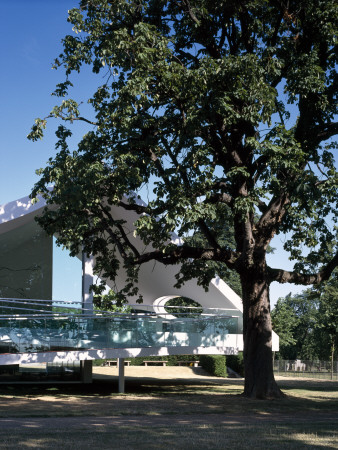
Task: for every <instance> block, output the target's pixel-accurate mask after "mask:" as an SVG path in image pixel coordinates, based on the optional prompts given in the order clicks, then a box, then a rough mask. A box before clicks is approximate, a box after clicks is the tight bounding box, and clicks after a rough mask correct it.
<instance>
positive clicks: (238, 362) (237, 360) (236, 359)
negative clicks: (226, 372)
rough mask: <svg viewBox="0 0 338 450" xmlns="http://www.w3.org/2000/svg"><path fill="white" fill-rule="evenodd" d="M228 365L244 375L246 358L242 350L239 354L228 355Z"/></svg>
mask: <svg viewBox="0 0 338 450" xmlns="http://www.w3.org/2000/svg"><path fill="white" fill-rule="evenodd" d="M226 365H227V367H230V369H232V370H233V371H234V372H236V373H238V375H240V376H241V377H244V359H243V353H242V352H240V353H238V355H228V356H227V360H226Z"/></svg>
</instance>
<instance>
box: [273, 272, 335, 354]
mask: <svg viewBox="0 0 338 450" xmlns="http://www.w3.org/2000/svg"><path fill="white" fill-rule="evenodd" d="M337 317H338V282H337V274H336V273H335V274H334V276H333V277H332V278H331V279H330V280H329V281H328V282H326V283H324V284H322V285H321V286H320V287H319V288H318V289H307V290H306V291H304V292H303V293H302V294H300V295H295V296H291V295H288V296H287V297H285V298H280V299H279V300H278V301H277V303H276V305H275V308H274V309H273V310H272V312H271V318H272V323H273V328H274V331H275V332H276V333H277V334H278V335H279V338H280V352H279V353H280V354H279V357H280V358H281V359H290V360H293V359H312V360H314V359H319V360H329V359H331V358H332V354H334V353H335V349H336V348H337V346H338V331H337V327H338V321H337Z"/></svg>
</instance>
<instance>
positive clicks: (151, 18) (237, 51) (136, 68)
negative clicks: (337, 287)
mask: <svg viewBox="0 0 338 450" xmlns="http://www.w3.org/2000/svg"><path fill="white" fill-rule="evenodd" d="M68 20H69V22H71V23H72V25H73V31H74V34H70V35H69V36H66V37H65V38H64V40H63V47H64V50H63V53H62V54H60V55H59V57H58V58H57V59H56V60H55V64H54V67H55V68H63V69H64V70H65V74H66V79H65V81H64V82H62V83H60V84H59V85H58V86H57V88H56V90H55V92H54V95H56V96H57V97H60V99H61V103H60V104H59V105H58V106H56V107H55V108H54V109H53V110H52V111H51V113H50V115H49V116H48V117H46V118H44V119H37V120H36V122H35V125H34V126H33V129H32V132H31V133H30V138H31V139H33V140H35V139H39V138H41V137H42V135H43V130H44V128H45V127H46V123H47V119H48V118H50V117H55V118H58V119H61V120H62V121H63V124H61V125H60V126H59V128H58V130H57V133H56V134H57V138H58V141H57V144H56V150H57V154H56V156H55V157H54V158H51V159H50V160H49V162H48V165H47V166H46V167H45V168H44V169H42V170H40V172H39V173H40V175H41V179H40V181H39V182H38V183H37V185H36V186H35V188H34V191H33V196H35V195H37V194H38V193H41V192H42V193H43V194H44V195H45V196H46V198H47V199H48V201H49V202H50V203H53V204H57V205H59V209H58V210H57V211H55V210H49V211H47V212H46V213H45V215H44V216H43V217H42V218H41V219H40V223H41V224H42V226H43V227H44V228H45V229H46V230H47V231H48V232H51V233H55V232H57V233H58V236H59V237H58V242H59V243H60V244H62V245H66V246H67V247H69V248H70V250H71V252H72V254H76V253H77V252H79V251H80V250H81V248H83V249H84V250H85V251H86V252H87V253H92V254H94V255H97V259H96V263H97V267H96V269H97V271H98V272H99V273H101V275H102V276H103V277H105V276H106V277H110V278H114V277H115V276H116V274H117V272H118V270H119V268H120V267H121V264H122V265H124V266H125V268H126V270H127V275H128V282H127V284H126V286H125V288H124V289H123V291H122V293H121V295H122V296H123V295H126V294H130V293H132V294H136V290H135V287H134V282H135V281H136V280H137V275H138V268H139V266H140V264H142V263H145V262H147V261H150V260H155V261H160V262H162V263H165V264H172V263H178V262H181V263H182V264H183V265H182V269H181V271H180V273H179V274H178V275H177V284H178V285H180V284H181V283H183V282H184V281H185V280H186V279H188V278H191V277H194V276H195V277H197V279H198V280H199V282H200V283H201V284H203V285H205V286H207V284H208V282H209V280H210V279H211V278H212V277H213V276H214V273H215V266H214V265H213V263H211V262H217V263H218V262H221V263H223V264H225V265H226V266H227V267H228V268H229V269H234V270H236V271H237V272H238V273H240V274H241V275H242V277H243V276H244V275H243V274H245V273H249V272H250V271H251V270H254V271H256V273H257V270H258V269H257V267H259V272H260V274H261V275H260V276H263V277H264V278H265V279H266V280H267V281H268V283H270V282H271V281H275V280H277V281H280V282H287V281H289V282H294V283H305V284H306V283H313V282H320V281H321V280H322V279H325V278H328V276H329V275H330V273H331V272H332V270H333V268H334V267H335V266H336V265H337V262H338V256H337V254H336V253H335V252H336V244H337V227H336V223H337V211H338V208H337V200H338V199H337V185H338V176H337V170H336V166H335V162H334V156H333V151H334V150H335V149H336V143H334V142H333V140H332V137H333V136H334V135H335V134H336V133H337V129H338V126H337V123H336V122H335V117H336V114H337V103H336V88H337V74H336V66H335V65H336V52H335V45H336V26H337V8H336V4H335V2H334V1H333V0H306V1H305V0H300V1H299V0H297V1H292V0H290V1H289V2H287V3H285V2H282V1H279V0H274V1H267V0H252V1H238V0H236V1H235V0H227V1H213V2H211V1H209V0H179V1H173V0H131V1H127V0H114V1H108V0H82V1H81V2H80V7H79V8H75V9H72V10H71V11H69V19H68ZM85 65H88V66H90V67H91V68H92V71H93V72H94V74H97V75H98V77H97V79H98V84H99V86H98V88H97V90H96V91H95V92H94V93H93V94H92V95H91V96H90V97H89V99H88V104H89V106H90V107H91V108H92V113H91V114H89V116H86V117H85V116H84V115H83V114H82V112H81V103H80V102H77V101H75V100H73V99H71V98H70V97H69V94H68V92H69V89H71V87H72V82H71V79H72V74H73V72H81V70H82V68H83V66H85ZM80 100H82V99H80ZM76 121H79V122H82V123H83V124H85V125H87V126H88V131H87V132H86V134H85V135H84V136H83V138H82V139H81V140H80V142H79V143H78V147H77V149H76V150H74V151H72V150H71V149H70V148H69V147H68V144H67V139H68V138H69V137H70V136H71V131H70V129H68V128H67V124H69V125H71V124H72V123H74V122H76ZM51 184H52V185H53V191H50V190H48V188H49V186H50V185H51ZM144 192H148V193H149V199H148V200H149V201H148V204H147V205H145V204H142V203H140V202H139V196H140V195H141V194H142V193H144ZM142 195H144V194H142ZM111 205H118V206H120V207H122V208H125V209H126V210H132V211H134V212H135V213H137V214H138V218H137V220H136V223H135V226H136V233H137V235H138V237H139V238H141V239H142V241H143V243H144V245H145V247H144V249H142V250H140V249H139V248H136V246H135V245H134V240H133V239H134V238H133V236H132V235H131V234H130V232H129V231H130V230H126V228H125V227H124V223H123V221H120V220H116V219H115V218H114V217H113V215H112V214H111V209H110V206H111ZM224 209H226V210H227V211H228V213H226V214H224ZM225 215H226V216H227V217H225ZM222 227H228V229H233V230H234V241H233V245H229V242H226V243H225V242H224V241H223V240H222V239H220V236H221V235H220V233H219V232H218V230H219V228H222ZM232 227H233V228H232ZM173 232H176V233H177V234H178V236H179V237H183V238H184V237H186V236H191V235H193V234H194V233H196V232H199V233H201V234H202V236H203V242H202V241H201V240H199V241H198V243H194V242H192V241H191V240H190V241H189V239H188V240H187V242H186V243H185V244H183V245H176V244H175V243H173V242H171V239H172V233H173ZM289 232H291V234H288V239H287V240H286V241H285V249H286V250H288V251H289V253H290V257H291V259H294V260H296V261H297V264H296V265H295V270H294V271H293V272H287V271H285V270H282V269H272V268H269V267H268V266H267V265H266V262H265V255H266V250H267V248H268V246H269V243H270V241H271V239H272V238H273V236H275V235H276V234H279V233H289ZM107 244H108V245H107ZM149 244H151V245H152V248H150V247H149V246H148V245H149ZM146 246H148V247H146ZM304 246H306V247H308V249H309V251H308V252H306V256H304V253H303V248H304ZM318 270H319V272H318Z"/></svg>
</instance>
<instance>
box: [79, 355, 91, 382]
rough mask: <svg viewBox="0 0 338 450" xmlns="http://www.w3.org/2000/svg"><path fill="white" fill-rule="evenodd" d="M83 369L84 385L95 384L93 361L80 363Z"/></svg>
mask: <svg viewBox="0 0 338 450" xmlns="http://www.w3.org/2000/svg"><path fill="white" fill-rule="evenodd" d="M80 367H81V381H82V383H92V382H93V361H91V360H85V361H81V362H80Z"/></svg>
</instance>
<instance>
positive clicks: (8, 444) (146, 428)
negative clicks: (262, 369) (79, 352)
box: [0, 369, 338, 450]
mask: <svg viewBox="0 0 338 450" xmlns="http://www.w3.org/2000/svg"><path fill="white" fill-rule="evenodd" d="M150 370H151V369H150ZM279 383H280V386H281V387H282V389H283V390H284V392H286V393H287V395H288V397H287V398H284V399H281V400H278V401H254V400H248V399H245V398H243V397H242V396H241V395H240V393H241V392H242V390H243V381H242V380H230V379H215V378H212V377H204V378H203V377H199V378H192V379H188V378H186V379H181V378H179V379H178V378H176V379H175V378H170V379H155V378H147V377H145V378H137V379H136V378H135V377H130V378H128V379H127V383H126V388H127V390H128V393H127V394H118V393H117V380H116V379H111V378H103V379H98V380H95V382H94V383H93V385H89V386H84V385H68V386H67V385H62V384H59V385H54V386H50V385H40V386H36V385H35V386H33V385H20V386H1V387H0V417H2V418H11V417H12V418H15V417H17V418H20V417H23V418H34V417H45V418H48V417H50V418H52V417H60V418H61V417H74V418H76V417H78V418H80V417H83V421H82V420H80V421H78V422H77V424H78V425H77V428H76V427H75V428H74V427H73V426H70V423H69V426H68V425H67V426H66V427H65V428H62V429H61V428H53V427H52V426H50V427H47V428H46V429H44V428H43V427H42V426H40V427H38V426H36V422H35V423H33V422H32V421H31V422H29V421H28V422H27V425H26V426H24V427H23V426H21V427H18V428H15V429H14V431H15V432H8V431H9V430H6V427H5V422H2V428H0V449H14V448H15V449H29V448H40V449H44V448H48V449H53V448H59V447H62V448H63V450H68V449H75V448H83V449H89V448H91V449H92V448H97V447H101V448H103V449H105V448H107V449H108V448H112V449H115V448H116V449H117V448H123V449H135V448H140V449H143V448H144V449H166V448H173V449H182V448H184V449H190V448H191V449H192V448H194V449H205V448H208V449H221V448H225V447H232V448H235V449H242V448H246V447H248V446H249V447H250V448H251V449H265V448H269V449H280V448H283V449H296V448H297V449H308V448H314V449H316V448H323V449H325V448H327V449H335V448H338V444H337V440H338V435H337V429H338V426H337V424H338V422H337V417H338V383H337V382H330V381H316V380H302V379H299V378H297V379H290V378H285V379H280V380H279ZM129 415H133V416H134V417H135V416H139V417H144V418H146V417H148V418H149V419H151V420H152V421H154V423H153V424H152V425H149V423H148V422H147V423H146V422H144V424H142V423H143V422H142V423H141V421H140V423H139V424H138V423H137V420H136V422H135V423H136V426H135V424H134V425H130V424H128V423H127V422H125V423H126V424H125V425H124V424H123V423H124V422H123V423H122V422H121V423H122V425H121V423H120V424H119V425H116V426H107V425H106V424H104V423H100V421H99V420H98V421H97V423H96V422H95V421H94V423H93V424H92V425H91V426H90V427H87V426H86V417H92V418H95V417H97V418H99V417H100V416H101V417H102V416H106V417H112V418H113V417H116V418H118V417H120V418H121V420H122V419H123V418H124V417H128V416H129ZM183 415H187V416H189V418H190V419H189V420H188V421H186V425H182V420H180V416H183ZM276 416H278V417H279V420H278V421H276V420H275V418H276ZM198 417H199V420H197V418H198ZM201 417H202V419H203V418H204V419H203V420H204V422H203V420H202V421H201ZM213 417H227V418H230V419H231V418H234V420H230V421H229V423H222V424H220V423H219V421H218V422H217V421H215V423H213ZM156 418H161V419H164V420H165V423H166V424H165V425H163V422H158V423H157V424H156V423H155V419H156ZM317 419H318V420H317ZM67 420H68V421H69V420H70V419H67ZM74 420H75V419H74ZM95 420H96V419H95ZM115 421H116V423H117V422H118V421H117V419H115Z"/></svg>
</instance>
